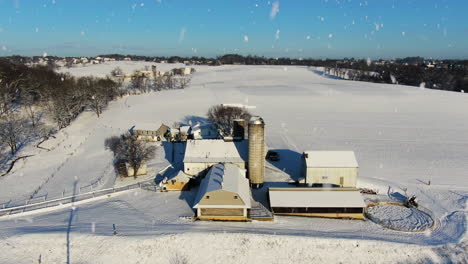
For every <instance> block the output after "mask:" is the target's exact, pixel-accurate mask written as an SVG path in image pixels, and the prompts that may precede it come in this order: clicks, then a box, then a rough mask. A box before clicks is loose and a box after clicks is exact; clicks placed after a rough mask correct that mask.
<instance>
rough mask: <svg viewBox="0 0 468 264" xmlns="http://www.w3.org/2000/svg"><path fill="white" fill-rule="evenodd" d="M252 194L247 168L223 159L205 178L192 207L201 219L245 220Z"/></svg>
mask: <svg viewBox="0 0 468 264" xmlns="http://www.w3.org/2000/svg"><path fill="white" fill-rule="evenodd" d="M251 197H252V195H251V193H250V187H249V180H248V179H247V178H246V177H245V169H241V168H239V167H238V166H235V165H232V164H227V163H226V164H224V163H222V164H217V165H214V166H213V167H212V168H211V169H210V171H209V172H208V174H207V175H206V176H205V178H204V179H203V180H202V182H201V184H200V189H199V191H198V194H197V196H196V198H195V201H194V206H193V208H194V209H196V210H197V218H198V219H202V220H221V221H246V220H247V210H248V209H250V208H251Z"/></svg>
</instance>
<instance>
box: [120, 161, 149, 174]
mask: <svg viewBox="0 0 468 264" xmlns="http://www.w3.org/2000/svg"><path fill="white" fill-rule="evenodd" d="M125 166H126V168H127V176H128V177H132V176H133V172H134V170H133V168H132V167H131V166H130V164H129V163H128V162H127V163H125ZM147 173H148V169H147V167H146V164H144V163H143V164H141V166H140V168H138V170H137V173H136V175H135V176H141V175H146V174H147Z"/></svg>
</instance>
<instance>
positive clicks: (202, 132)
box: [192, 124, 220, 139]
mask: <svg viewBox="0 0 468 264" xmlns="http://www.w3.org/2000/svg"><path fill="white" fill-rule="evenodd" d="M192 134H193V139H219V138H220V135H219V130H218V127H217V126H216V125H215V124H197V125H195V126H194V127H193V128H192Z"/></svg>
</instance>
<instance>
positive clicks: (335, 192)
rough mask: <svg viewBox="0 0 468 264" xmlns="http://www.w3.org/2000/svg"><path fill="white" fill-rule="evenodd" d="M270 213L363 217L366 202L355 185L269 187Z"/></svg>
mask: <svg viewBox="0 0 468 264" xmlns="http://www.w3.org/2000/svg"><path fill="white" fill-rule="evenodd" d="M268 194H269V198H270V207H271V210H272V213H273V214H277V215H290V216H311V217H329V218H354V219H364V208H366V204H365V203H364V200H363V198H362V195H361V193H360V192H359V190H357V189H354V188H269V189H268Z"/></svg>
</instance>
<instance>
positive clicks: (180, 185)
mask: <svg viewBox="0 0 468 264" xmlns="http://www.w3.org/2000/svg"><path fill="white" fill-rule="evenodd" d="M190 179H191V178H190V176H188V175H187V174H185V173H184V172H183V171H179V172H178V173H177V174H176V175H174V177H172V178H170V179H164V180H163V187H162V188H163V190H166V191H183V190H187V189H188V184H189V182H190Z"/></svg>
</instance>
